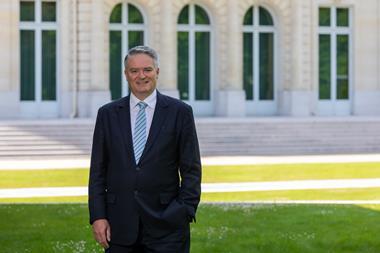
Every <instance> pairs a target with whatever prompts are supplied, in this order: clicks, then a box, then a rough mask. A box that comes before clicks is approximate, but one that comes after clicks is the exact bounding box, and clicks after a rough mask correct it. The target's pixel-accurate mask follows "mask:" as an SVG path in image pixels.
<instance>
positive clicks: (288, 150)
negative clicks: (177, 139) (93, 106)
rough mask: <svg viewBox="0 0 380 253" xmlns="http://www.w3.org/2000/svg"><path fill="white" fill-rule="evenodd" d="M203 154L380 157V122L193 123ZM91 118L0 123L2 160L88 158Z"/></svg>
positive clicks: (283, 120)
mask: <svg viewBox="0 0 380 253" xmlns="http://www.w3.org/2000/svg"><path fill="white" fill-rule="evenodd" d="M196 123H197V134H198V138H199V143H200V149H201V154H202V155H203V156H211V155H302V154H307V155H308V154H354V153H380V134H379V132H380V118H370V119H362V118H355V117H353V118H349V119H339V118H338V119H334V118H332V119H330V118H305V119H294V118H268V119H267V118H259V119H221V118H215V119H209V118H206V119H196ZM93 124H94V121H93V120H83V121H81V120H74V121H73V120H71V121H70V120H55V121H36V120H33V121H23V122H17V121H15V122H8V123H7V122H0V158H1V159H5V158H7V157H8V158H9V157H11V158H16V157H19V158H20V157H50V156H52V157H73V158H74V157H83V156H87V157H88V156H89V155H90V152H91V142H92V134H93V127H94V125H93Z"/></svg>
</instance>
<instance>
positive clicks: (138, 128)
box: [133, 102, 148, 164]
mask: <svg viewBox="0 0 380 253" xmlns="http://www.w3.org/2000/svg"><path fill="white" fill-rule="evenodd" d="M137 105H138V106H139V108H140V110H139V112H138V113H137V117H136V123H135V132H134V134H133V150H134V151H135V160H136V164H137V163H139V161H140V157H141V155H142V153H143V151H144V147H145V143H146V115H145V108H146V107H147V106H148V105H147V104H146V103H144V102H139V103H138V104H137Z"/></svg>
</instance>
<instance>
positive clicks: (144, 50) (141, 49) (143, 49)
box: [124, 46, 158, 68]
mask: <svg viewBox="0 0 380 253" xmlns="http://www.w3.org/2000/svg"><path fill="white" fill-rule="evenodd" d="M136 54H146V55H148V56H149V57H150V58H152V59H153V64H154V67H155V68H158V54H157V52H156V51H155V50H154V49H153V48H150V47H148V46H136V47H133V48H131V49H129V51H128V54H127V55H126V56H125V58H124V67H125V68H126V67H127V62H128V57H129V56H132V55H136Z"/></svg>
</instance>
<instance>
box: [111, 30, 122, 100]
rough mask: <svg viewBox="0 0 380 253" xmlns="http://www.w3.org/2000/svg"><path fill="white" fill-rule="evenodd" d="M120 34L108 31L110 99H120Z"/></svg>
mask: <svg viewBox="0 0 380 253" xmlns="http://www.w3.org/2000/svg"><path fill="white" fill-rule="evenodd" d="M121 43H122V40H121V32H120V31H110V72H109V73H110V76H109V80H110V90H111V99H112V100H115V99H118V98H121V88H122V66H123V63H122V52H121V50H122V49H121V48H122V47H121V45H122V44H121Z"/></svg>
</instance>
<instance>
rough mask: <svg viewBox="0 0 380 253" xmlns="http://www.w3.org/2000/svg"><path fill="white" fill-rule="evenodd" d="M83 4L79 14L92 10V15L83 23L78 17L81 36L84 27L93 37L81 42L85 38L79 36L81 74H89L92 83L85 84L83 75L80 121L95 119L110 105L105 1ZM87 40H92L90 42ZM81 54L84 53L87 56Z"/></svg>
mask: <svg viewBox="0 0 380 253" xmlns="http://www.w3.org/2000/svg"><path fill="white" fill-rule="evenodd" d="M81 2H82V6H81V5H80V7H79V8H80V9H79V11H80V12H82V13H83V12H86V11H87V8H88V11H89V12H88V13H87V14H88V16H86V15H85V16H84V17H87V19H83V20H82V19H81V17H80V15H78V18H79V20H78V21H79V33H80V32H81V28H84V27H87V28H89V31H90V32H91V33H90V35H89V36H85V33H84V34H83V38H81V35H82V34H79V45H78V46H79V70H85V71H86V70H87V71H89V74H90V78H89V80H88V82H85V80H83V79H82V78H81V74H82V73H80V75H79V82H80V88H79V93H78V111H79V116H80V117H94V116H96V113H97V110H98V108H99V107H100V106H101V105H103V104H105V103H107V102H109V101H110V91H109V87H108V78H107V73H106V71H105V69H106V59H108V58H107V57H106V53H107V52H108V50H105V49H106V47H105V36H108V32H107V31H108V29H106V25H108V23H107V22H105V21H106V20H108V19H107V18H106V17H104V3H103V0H93V1H91V2H84V1H81ZM86 7H87V8H86ZM82 18H83V17H82ZM81 22H82V26H81ZM86 37H87V38H86ZM82 39H83V40H82ZM86 39H90V40H89V41H86ZM86 44H87V45H88V46H89V49H90V50H89V51H87V50H86ZM81 52H83V55H82V54H81ZM87 52H89V55H87ZM85 56H87V57H88V58H86V57H85ZM85 71H83V72H85ZM83 74H84V73H83ZM82 80H83V81H82Z"/></svg>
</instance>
